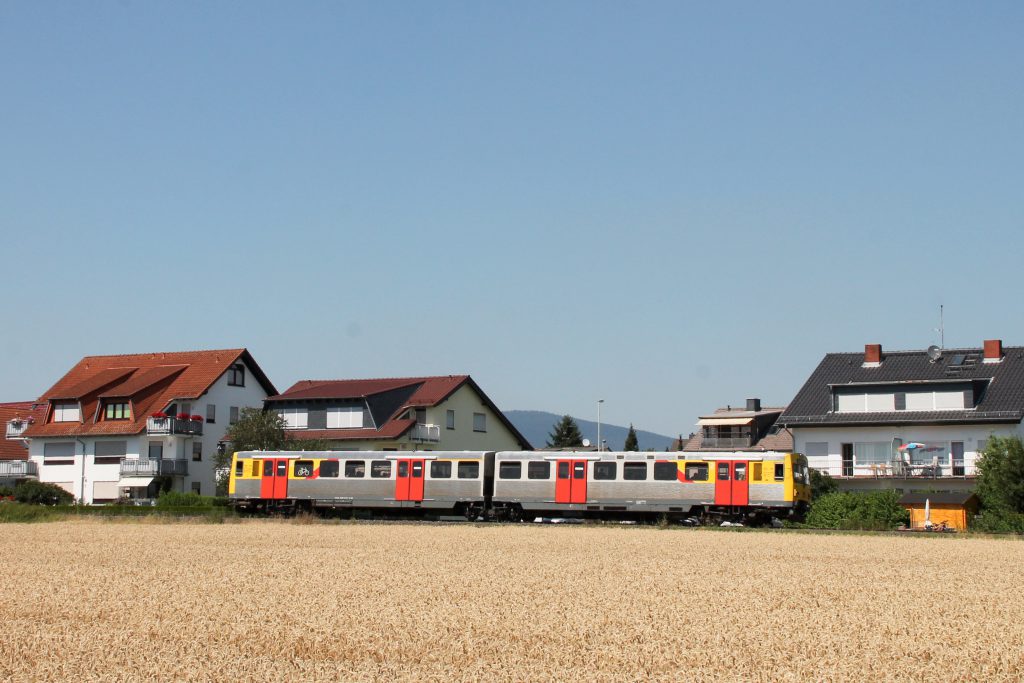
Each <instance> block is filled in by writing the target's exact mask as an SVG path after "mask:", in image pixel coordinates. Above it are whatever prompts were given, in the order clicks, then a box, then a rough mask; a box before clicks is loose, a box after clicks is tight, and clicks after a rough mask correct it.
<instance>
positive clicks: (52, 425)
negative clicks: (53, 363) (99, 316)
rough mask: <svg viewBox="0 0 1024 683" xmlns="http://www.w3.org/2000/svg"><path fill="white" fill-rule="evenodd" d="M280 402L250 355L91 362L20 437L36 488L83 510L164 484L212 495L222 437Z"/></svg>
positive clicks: (63, 381) (66, 381)
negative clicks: (59, 494) (249, 414)
mask: <svg viewBox="0 0 1024 683" xmlns="http://www.w3.org/2000/svg"><path fill="white" fill-rule="evenodd" d="M275 393H277V391H276V390H275V388H274V385H273V384H271V383H270V380H269V379H267V377H266V375H264V374H263V371H262V370H261V369H260V367H259V366H258V365H257V364H256V362H255V361H254V360H253V358H252V356H251V355H250V354H249V352H248V351H247V350H245V349H225V350H219V351H187V352H178V353H148V354H136V355H120V356H88V357H86V358H83V359H82V360H81V361H79V362H78V364H77V365H75V366H74V367H73V368H72V369H71V370H70V371H68V373H67V374H65V375H64V376H63V377H61V378H60V379H59V380H58V381H57V383H56V384H54V385H53V387H51V388H50V389H49V390H48V391H46V393H44V394H43V395H42V397H40V399H39V401H38V402H39V403H40V404H42V406H43V408H42V416H41V418H40V419H37V420H36V421H35V423H34V424H31V425H29V426H28V428H27V429H25V431H24V433H23V437H24V438H27V439H28V440H29V461H30V462H32V463H34V464H35V466H36V467H37V468H38V473H39V480H40V481H44V482H51V483H54V484H58V485H60V486H62V487H64V488H65V489H67V490H68V491H69V492H71V494H72V495H74V496H75V498H76V499H77V500H79V501H81V502H83V503H103V502H110V501H113V500H117V499H118V498H122V497H133V498H140V497H153V496H154V495H155V494H156V493H157V490H158V488H159V487H160V486H162V485H165V486H170V487H171V488H172V489H173V490H177V491H194V492H196V493H201V494H204V495H212V494H213V493H214V490H215V475H214V466H213V456H214V454H215V453H216V449H217V445H218V443H219V442H221V441H223V438H224V433H225V431H227V429H228V427H229V426H230V424H231V423H232V422H233V421H234V420H237V419H238V413H239V410H241V409H242V408H244V407H259V406H261V405H262V404H263V401H264V399H266V397H267V396H271V395H273V394H275Z"/></svg>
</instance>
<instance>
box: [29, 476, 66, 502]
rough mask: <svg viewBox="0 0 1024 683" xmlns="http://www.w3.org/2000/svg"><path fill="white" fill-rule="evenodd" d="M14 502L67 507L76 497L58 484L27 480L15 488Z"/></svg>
mask: <svg viewBox="0 0 1024 683" xmlns="http://www.w3.org/2000/svg"><path fill="white" fill-rule="evenodd" d="M14 500H16V501H18V502H19V503H26V504H28V505H67V504H68V503H70V502H71V501H72V500H74V496H72V495H71V494H70V493H68V492H67V491H65V490H64V489H62V488H61V487H59V486H57V485H56V484H44V483H43V482H40V481H36V480H35V479H26V480H24V481H22V482H19V483H18V484H17V485H16V486H15V487H14Z"/></svg>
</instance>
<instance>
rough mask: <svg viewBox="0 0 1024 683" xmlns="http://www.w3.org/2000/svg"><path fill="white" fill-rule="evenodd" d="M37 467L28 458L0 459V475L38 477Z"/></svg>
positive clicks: (3, 476) (4, 476) (5, 476)
mask: <svg viewBox="0 0 1024 683" xmlns="http://www.w3.org/2000/svg"><path fill="white" fill-rule="evenodd" d="M38 476H39V468H38V466H37V465H36V464H35V463H34V462H32V461H30V460H0V477H2V478H20V477H38Z"/></svg>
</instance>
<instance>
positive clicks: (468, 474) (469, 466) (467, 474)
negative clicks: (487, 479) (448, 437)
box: [459, 462, 480, 479]
mask: <svg viewBox="0 0 1024 683" xmlns="http://www.w3.org/2000/svg"><path fill="white" fill-rule="evenodd" d="M479 478H480V463H478V462H460V463H459V479H479Z"/></svg>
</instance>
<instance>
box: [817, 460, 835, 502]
mask: <svg viewBox="0 0 1024 683" xmlns="http://www.w3.org/2000/svg"><path fill="white" fill-rule="evenodd" d="M838 490H839V484H837V483H836V480H835V479H833V478H832V475H831V474H829V473H828V472H826V471H825V470H816V469H814V468H813V467H812V468H811V499H812V500H818V499H819V498H821V497H822V496H826V495H828V494H830V493H835V492H836V491H838Z"/></svg>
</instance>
